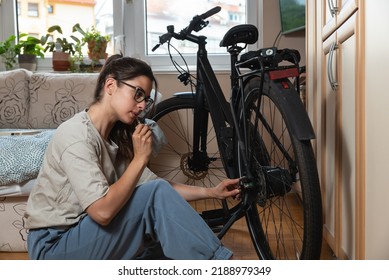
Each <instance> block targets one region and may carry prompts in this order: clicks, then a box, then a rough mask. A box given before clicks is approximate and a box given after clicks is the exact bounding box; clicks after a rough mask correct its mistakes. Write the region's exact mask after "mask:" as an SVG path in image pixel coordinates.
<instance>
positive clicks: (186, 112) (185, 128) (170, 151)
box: [149, 97, 239, 233]
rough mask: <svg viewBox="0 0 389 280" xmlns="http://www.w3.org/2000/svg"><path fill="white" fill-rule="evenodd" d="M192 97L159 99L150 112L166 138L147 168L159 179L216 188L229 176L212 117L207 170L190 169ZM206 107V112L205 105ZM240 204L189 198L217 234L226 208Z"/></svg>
mask: <svg viewBox="0 0 389 280" xmlns="http://www.w3.org/2000/svg"><path fill="white" fill-rule="evenodd" d="M194 107H195V101H194V99H193V98H188V97H187V98H182V97H173V98H168V99H166V100H163V101H162V102H160V103H159V104H158V105H157V106H156V108H155V113H154V115H153V120H154V121H156V122H157V123H158V125H159V126H160V127H161V129H162V130H163V131H164V132H165V135H166V137H167V138H168V144H167V145H166V146H164V147H163V148H162V149H161V151H160V153H159V154H158V156H157V157H153V158H151V160H150V163H149V167H150V169H151V170H152V171H153V172H154V173H155V174H157V175H158V176H159V177H161V178H166V179H167V180H170V181H176V182H180V183H185V184H189V185H196V186H203V187H207V188H211V187H215V186H216V185H217V184H218V183H220V182H221V181H222V180H224V179H226V178H227V177H228V176H227V175H226V172H225V170H224V167H223V163H222V159H221V157H220V153H219V149H218V146H217V140H216V134H215V131H214V128H213V125H212V121H211V118H209V121H208V124H207V125H208V130H207V131H208V135H207V155H208V157H210V158H211V161H210V162H209V166H208V168H207V170H204V171H193V170H191V169H190V168H189V164H188V160H189V158H190V156H191V153H192V151H193V148H192V147H193V143H192V142H193V137H192V135H193V110H194ZM205 110H206V111H207V112H208V114H209V111H208V109H207V108H205ZM238 203H239V201H236V200H234V199H228V200H219V199H206V200H200V201H191V202H190V204H191V205H192V207H193V208H194V209H195V210H196V211H197V212H198V213H200V214H201V215H202V217H203V218H204V220H205V221H206V222H207V223H208V225H209V226H210V227H211V228H212V229H213V231H214V232H215V233H219V232H220V230H221V228H222V226H223V225H224V224H225V222H226V220H225V219H226V218H227V217H228V214H229V209H231V208H233V207H234V206H236V205H237V204H238Z"/></svg>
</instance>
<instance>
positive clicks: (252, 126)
mask: <svg viewBox="0 0 389 280" xmlns="http://www.w3.org/2000/svg"><path fill="white" fill-rule="evenodd" d="M259 85H260V80H259V78H255V79H251V80H250V81H249V82H248V83H247V85H246V86H245V97H246V104H247V106H248V107H247V108H248V109H247V111H246V113H247V114H246V120H247V122H246V125H247V128H248V135H249V136H248V137H247V139H248V144H247V147H248V149H249V154H250V159H249V160H250V166H251V172H252V173H253V174H254V177H256V178H257V185H259V186H261V182H265V184H264V186H263V185H262V186H263V187H262V188H261V187H260V189H259V190H258V192H257V193H258V194H257V198H256V200H255V201H254V202H253V203H252V205H251V207H250V208H249V210H248V211H247V213H246V220H247V224H248V226H249V230H250V233H251V237H252V239H253V243H254V245H255V247H256V250H257V253H258V255H259V256H260V257H261V258H263V259H319V258H320V250H321V241H322V208H321V194H320V186H319V179H318V174H317V168H316V161H315V158H314V154H313V150H312V146H311V143H310V140H299V139H297V138H296V137H295V136H294V135H293V134H292V129H291V127H290V124H288V122H287V121H286V120H293V118H294V116H293V115H287V113H286V112H285V110H283V108H282V106H281V105H280V104H279V102H278V99H277V96H279V94H297V93H296V92H295V91H294V90H292V87H290V89H289V90H290V92H283V93H279V92H275V87H271V86H269V84H268V83H266V82H265V84H264V86H263V90H262V93H260V89H259ZM258 97H260V98H258ZM240 122H241V124H243V122H244V120H243V119H242V118H241V119H240ZM259 147H261V148H259Z"/></svg>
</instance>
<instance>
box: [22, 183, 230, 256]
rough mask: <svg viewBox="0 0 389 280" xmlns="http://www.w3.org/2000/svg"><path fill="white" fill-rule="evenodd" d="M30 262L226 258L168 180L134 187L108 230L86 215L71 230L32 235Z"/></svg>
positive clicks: (38, 231)
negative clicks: (36, 260) (129, 197)
mask: <svg viewBox="0 0 389 280" xmlns="http://www.w3.org/2000/svg"><path fill="white" fill-rule="evenodd" d="M27 245H28V253H29V258H30V259H60V260H65V259H75V260H79V259H139V258H146V259H152V258H166V259H186V260H195V259H229V258H230V257H231V256H232V252H231V251H230V250H228V249H227V248H225V247H224V246H223V245H222V244H221V242H220V240H219V239H218V238H217V237H216V236H215V234H214V233H213V232H212V230H211V229H210V228H209V227H208V225H207V224H206V223H205V222H204V221H203V219H202V218H201V217H200V215H199V214H198V213H197V212H196V211H194V210H193V208H192V207H191V206H190V205H189V204H188V203H187V202H186V201H185V200H184V199H183V198H182V197H181V196H180V195H179V194H178V193H177V192H176V191H175V190H174V189H173V187H172V186H171V185H170V184H169V183H168V182H166V181H164V180H162V179H158V180H155V181H151V182H148V183H146V184H143V185H141V186H139V187H138V188H136V190H135V191H134V193H133V195H132V197H131V199H130V200H129V201H128V202H127V204H126V205H125V206H124V207H123V209H122V210H121V211H120V212H119V213H118V215H117V216H116V217H115V218H114V219H113V220H112V222H111V223H110V224H109V225H108V226H101V225H99V224H97V223H96V222H94V221H93V220H92V219H91V218H90V217H89V216H85V217H84V218H83V219H82V220H81V221H80V222H79V223H78V224H76V225H75V226H73V227H71V228H69V229H66V230H64V229H58V228H44V229H35V230H30V231H29V234H28V239H27Z"/></svg>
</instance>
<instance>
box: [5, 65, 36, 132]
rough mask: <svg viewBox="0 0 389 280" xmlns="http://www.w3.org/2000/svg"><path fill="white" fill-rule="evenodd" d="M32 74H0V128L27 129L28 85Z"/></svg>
mask: <svg viewBox="0 0 389 280" xmlns="http://www.w3.org/2000/svg"><path fill="white" fill-rule="evenodd" d="M31 75H32V72H30V71H27V70H24V69H16V70H12V71H5V72H0V128H28V123H27V122H28V114H29V112H28V111H29V105H28V104H29V98H30V96H29V92H28V84H29V79H30V76H31Z"/></svg>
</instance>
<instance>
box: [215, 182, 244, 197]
mask: <svg viewBox="0 0 389 280" xmlns="http://www.w3.org/2000/svg"><path fill="white" fill-rule="evenodd" d="M239 181H240V179H239V178H238V179H225V180H223V181H222V182H220V183H219V184H218V185H217V186H216V187H214V188H209V190H210V192H211V196H212V197H213V198H217V199H225V198H228V197H233V198H234V199H240V188H239Z"/></svg>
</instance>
